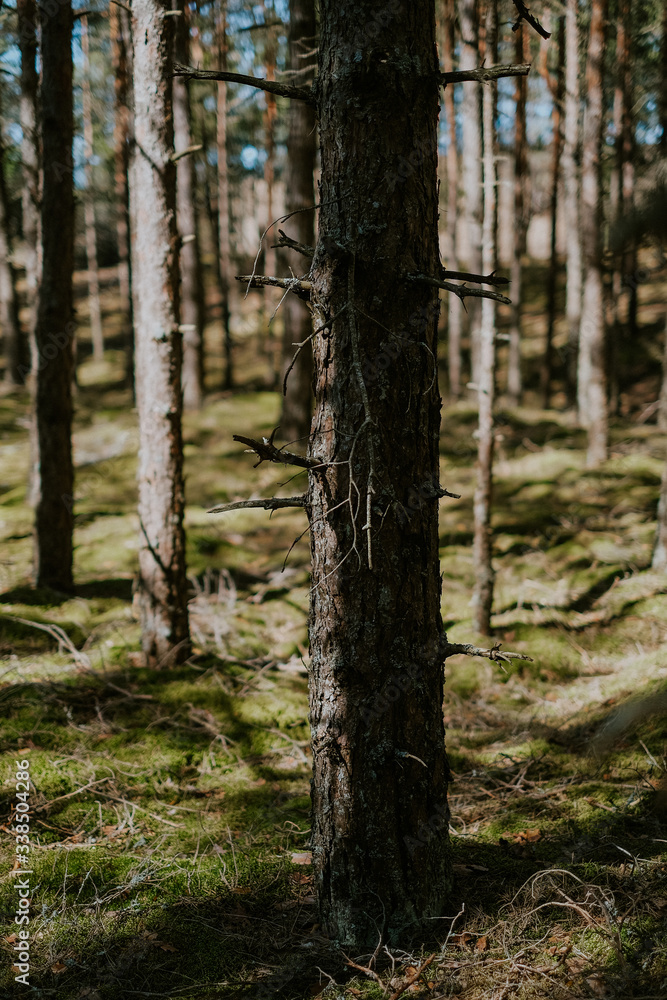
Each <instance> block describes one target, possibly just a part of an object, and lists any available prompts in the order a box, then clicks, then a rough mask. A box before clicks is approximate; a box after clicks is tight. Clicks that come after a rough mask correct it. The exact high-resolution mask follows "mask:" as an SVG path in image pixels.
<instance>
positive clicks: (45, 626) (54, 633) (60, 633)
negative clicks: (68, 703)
mask: <svg viewBox="0 0 667 1000" xmlns="http://www.w3.org/2000/svg"><path fill="white" fill-rule="evenodd" d="M2 617H3V618H4V619H6V620H7V621H10V622H19V623H20V624H21V625H29V626H30V627H31V628H37V629H40V631H42V632H46V633H47V634H48V635H50V636H51V637H52V638H53V639H55V640H56V642H57V643H58V647H59V652H62V651H63V649H66V650H67V652H68V653H69V654H70V655H71V657H72V659H73V660H74V662H75V663H77V664H78V665H79V666H81V667H86V668H87V669H90V660H89V659H88V657H87V656H86V654H85V653H80V652H79V650H78V649H77V648H76V646H75V645H74V643H73V642H72V640H71V639H70V637H69V636H68V634H67V632H66V631H65V630H64V629H63V628H61V626H60V625H56V624H55V623H53V622H48V623H44V622H34V621H31V619H30V618H19V617H18V615H6V614H3V615H2Z"/></svg>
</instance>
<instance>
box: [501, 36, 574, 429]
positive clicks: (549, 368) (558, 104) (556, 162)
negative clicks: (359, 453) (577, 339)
mask: <svg viewBox="0 0 667 1000" xmlns="http://www.w3.org/2000/svg"><path fill="white" fill-rule="evenodd" d="M544 51H545V53H546V49H545V50H544ZM545 69H546V77H547V82H548V84H549V88H550V90H551V96H552V99H553V110H552V113H551V121H552V128H553V138H552V146H551V192H550V198H549V201H550V205H549V209H550V214H551V245H550V254H549V258H550V264H549V276H548V279H547V336H546V343H545V346H544V357H543V359H542V370H541V373H540V383H541V389H542V400H543V405H544V408H545V410H548V409H549V405H550V403H551V382H552V379H553V340H554V329H555V326H556V277H557V274H558V253H557V246H556V231H557V226H558V187H559V182H560V161H561V149H562V136H561V120H562V111H563V91H564V87H565V74H564V70H565V21H564V19H563V18H562V17H559V18H558V64H557V66H556V81H555V84H554V83H553V81H552V80H551V78H550V76H549V70H548V67H546V66H545ZM512 292H513V293H514V289H512ZM514 294H515V293H514Z"/></svg>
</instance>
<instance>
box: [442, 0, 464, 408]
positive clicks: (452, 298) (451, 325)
mask: <svg viewBox="0 0 667 1000" xmlns="http://www.w3.org/2000/svg"><path fill="white" fill-rule="evenodd" d="M455 20H456V0H446V3H445V24H444V31H443V42H444V44H443V47H442V68H443V71H444V72H445V73H449V72H451V71H452V70H453V69H454V48H455ZM444 107H445V118H446V121H447V218H446V225H445V233H446V239H447V245H448V250H447V253H448V259H447V261H446V265H447V267H450V268H452V269H456V268H457V267H458V265H459V261H458V247H457V240H456V219H457V216H458V194H459V163H458V156H457V143H456V112H455V108H454V88H453V87H452V86H451V85H450V86H448V87H445V93H444ZM462 319H463V304H462V302H461V300H460V299H459V297H458V296H457V295H449V296H448V298H447V346H448V358H447V360H448V367H449V394H450V396H451V397H452V399H459V397H460V395H461V332H462Z"/></svg>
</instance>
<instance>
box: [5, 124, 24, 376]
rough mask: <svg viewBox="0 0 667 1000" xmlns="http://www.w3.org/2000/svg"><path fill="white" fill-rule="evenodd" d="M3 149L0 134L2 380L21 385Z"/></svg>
mask: <svg viewBox="0 0 667 1000" xmlns="http://www.w3.org/2000/svg"><path fill="white" fill-rule="evenodd" d="M4 154H5V149H4V145H3V143H2V139H1V138H0V330H1V331H2V345H3V353H4V356H5V382H6V383H7V384H8V385H10V386H12V385H23V382H24V380H25V376H24V374H23V373H24V371H25V372H27V370H28V365H27V360H28V358H27V351H26V350H25V342H24V339H23V334H22V331H21V324H20V322H19V299H18V293H17V291H16V268H15V266H14V264H13V262H12V250H13V247H12V238H11V234H10V229H9V198H8V194H7V185H6V183H5V155H4Z"/></svg>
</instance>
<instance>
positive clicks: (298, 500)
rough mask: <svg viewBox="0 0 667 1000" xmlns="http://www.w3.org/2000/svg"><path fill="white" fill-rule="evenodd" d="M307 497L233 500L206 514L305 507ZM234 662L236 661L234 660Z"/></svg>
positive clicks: (304, 495)
mask: <svg viewBox="0 0 667 1000" xmlns="http://www.w3.org/2000/svg"><path fill="white" fill-rule="evenodd" d="M307 503H308V497H307V496H306V494H305V493H304V494H303V495H302V496H300V497H267V498H266V500H234V501H233V502H232V503H223V504H220V506H219V507H211V509H210V510H207V511H206V513H207V514H225V513H226V512H227V511H228V510H245V509H247V508H249V507H259V508H261V509H262V510H281V509H282V508H283V507H305V506H306V504H307ZM235 662H236V661H235Z"/></svg>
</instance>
